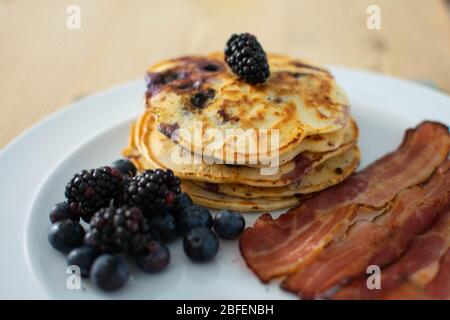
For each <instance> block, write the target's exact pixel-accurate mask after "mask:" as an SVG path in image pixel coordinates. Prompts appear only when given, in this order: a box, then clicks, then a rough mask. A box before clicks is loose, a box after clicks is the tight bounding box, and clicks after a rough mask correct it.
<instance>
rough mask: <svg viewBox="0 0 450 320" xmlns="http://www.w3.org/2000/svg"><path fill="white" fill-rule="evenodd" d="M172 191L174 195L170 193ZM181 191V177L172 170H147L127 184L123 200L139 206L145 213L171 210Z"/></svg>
mask: <svg viewBox="0 0 450 320" xmlns="http://www.w3.org/2000/svg"><path fill="white" fill-rule="evenodd" d="M170 193H172V194H173V196H169V197H168V195H169V194H170ZM180 193H181V189H180V179H179V178H178V177H175V176H174V174H173V172H172V170H166V171H164V170H162V169H156V170H154V171H153V170H146V171H144V172H143V173H142V174H140V175H137V176H135V177H134V178H133V179H131V180H130V181H129V182H128V183H127V185H126V186H125V189H124V192H123V198H122V199H123V202H124V203H125V204H128V205H130V206H136V207H139V208H140V209H142V210H143V211H144V213H145V214H152V213H154V212H159V210H170V209H171V208H172V207H173V203H174V202H175V201H176V199H177V197H178V195H179V194H180Z"/></svg>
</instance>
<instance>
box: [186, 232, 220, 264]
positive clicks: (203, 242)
mask: <svg viewBox="0 0 450 320" xmlns="http://www.w3.org/2000/svg"><path fill="white" fill-rule="evenodd" d="M183 249H184V252H185V253H186V255H187V256H188V257H189V258H190V259H191V260H192V261H195V262H206V261H209V260H211V259H212V258H214V257H215V256H216V254H217V251H218V250H219V238H218V237H217V236H216V234H215V233H214V232H212V231H211V229H209V228H207V227H197V228H194V229H192V230H190V231H189V232H188V233H187V234H186V235H185V236H184V238H183Z"/></svg>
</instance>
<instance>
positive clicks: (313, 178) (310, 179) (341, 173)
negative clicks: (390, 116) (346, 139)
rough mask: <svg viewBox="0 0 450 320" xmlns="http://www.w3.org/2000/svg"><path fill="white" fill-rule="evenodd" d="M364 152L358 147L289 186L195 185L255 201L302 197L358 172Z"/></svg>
mask: <svg viewBox="0 0 450 320" xmlns="http://www.w3.org/2000/svg"><path fill="white" fill-rule="evenodd" d="M360 158H361V157H360V152H359V149H358V147H357V146H355V147H353V148H351V149H350V150H348V151H346V152H344V153H343V154H341V155H339V156H336V157H334V158H331V159H328V160H327V161H325V162H324V163H322V164H320V165H318V166H317V167H316V168H314V169H312V170H311V171H310V172H309V173H308V174H307V175H305V176H304V177H303V178H302V179H301V181H300V182H299V183H296V184H290V185H288V186H285V187H268V188H264V187H254V186H246V185H241V184H226V183H225V184H211V183H204V182H195V183H196V184H197V185H198V186H199V187H201V188H202V189H205V190H210V191H212V192H216V193H221V194H226V195H229V196H233V197H240V198H247V199H255V198H267V197H290V196H294V195H299V194H309V193H313V192H317V191H320V190H324V189H326V188H329V187H331V186H333V185H335V184H338V183H340V182H342V181H344V180H345V179H346V178H347V177H348V176H349V175H350V174H352V173H353V172H355V170H356V169H357V167H358V165H359V162H360Z"/></svg>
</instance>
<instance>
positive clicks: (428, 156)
mask: <svg viewBox="0 0 450 320" xmlns="http://www.w3.org/2000/svg"><path fill="white" fill-rule="evenodd" d="M449 148H450V136H449V133H448V128H447V127H446V126H444V125H442V124H439V123H435V122H428V121H427V122H423V123H422V124H420V125H419V126H418V127H417V128H415V129H414V130H408V131H407V132H406V134H405V138H404V141H403V143H402V145H401V146H400V147H399V148H398V149H397V150H396V151H394V152H392V153H390V154H388V155H386V156H384V157H382V158H381V159H379V160H378V161H376V162H375V163H373V164H372V165H370V166H369V167H367V168H366V169H364V170H363V171H361V172H359V173H357V174H354V175H353V176H351V177H349V178H348V179H347V180H346V181H344V182H343V183H341V184H339V185H336V186H334V187H331V188H329V189H327V190H324V191H322V192H319V193H317V194H316V195H315V196H313V197H312V198H310V199H308V200H306V201H305V202H303V203H302V204H301V205H300V206H298V207H296V208H293V209H291V210H289V211H288V212H287V213H286V214H284V215H281V216H280V217H279V218H278V219H276V220H273V219H272V217H271V216H270V215H269V214H265V215H262V216H261V217H260V218H259V219H258V220H257V221H256V223H255V225H254V226H253V227H252V228H247V229H246V230H245V231H244V233H243V234H242V236H241V237H240V242H239V243H240V249H241V253H242V255H243V257H244V259H245V261H246V263H247V265H248V266H249V267H250V268H251V269H252V270H253V271H254V272H255V273H256V275H257V276H258V277H259V278H260V280H261V281H263V282H267V281H268V280H270V279H272V278H274V277H277V276H283V275H287V274H290V273H292V272H294V271H295V270H296V269H297V268H298V267H299V266H300V265H301V264H302V263H304V262H305V261H307V260H308V259H311V258H312V257H313V256H314V255H316V254H317V253H319V252H320V251H321V250H322V249H323V247H325V246H326V245H327V244H328V243H329V242H330V241H331V240H332V239H333V238H334V237H335V236H336V235H337V234H341V233H342V232H344V231H345V230H346V229H347V228H348V226H349V225H350V223H351V222H352V221H353V220H354V218H355V216H356V214H357V211H358V209H359V206H360V205H365V206H367V207H377V208H380V207H383V206H384V205H385V204H386V203H388V202H389V201H391V200H392V199H393V198H394V197H395V195H396V194H397V193H398V192H399V191H401V190H403V189H405V188H408V187H410V186H412V185H415V184H417V183H420V182H422V181H424V180H425V179H427V178H428V177H429V176H430V175H431V174H432V172H433V171H434V170H435V169H436V167H437V166H438V165H439V164H441V163H442V162H443V161H444V160H445V159H446V158H447V155H448V152H449Z"/></svg>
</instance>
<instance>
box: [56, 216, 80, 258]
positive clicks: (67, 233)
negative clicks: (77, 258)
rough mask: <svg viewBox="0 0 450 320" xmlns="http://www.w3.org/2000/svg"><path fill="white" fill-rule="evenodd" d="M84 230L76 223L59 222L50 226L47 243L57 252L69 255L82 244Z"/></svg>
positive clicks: (70, 221) (69, 221)
mask: <svg viewBox="0 0 450 320" xmlns="http://www.w3.org/2000/svg"><path fill="white" fill-rule="evenodd" d="M83 237H84V229H83V227H82V226H81V225H80V224H79V223H78V222H76V221H72V220H61V221H58V222H57V223H55V224H54V225H52V227H51V229H50V232H49V233H48V241H49V242H50V244H51V245H52V247H53V248H55V249H56V250H58V251H61V252H64V253H69V251H70V250H72V249H75V248H78V247H81V245H82V244H83Z"/></svg>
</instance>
